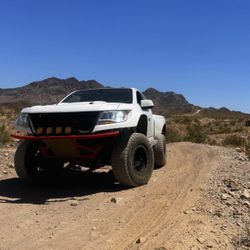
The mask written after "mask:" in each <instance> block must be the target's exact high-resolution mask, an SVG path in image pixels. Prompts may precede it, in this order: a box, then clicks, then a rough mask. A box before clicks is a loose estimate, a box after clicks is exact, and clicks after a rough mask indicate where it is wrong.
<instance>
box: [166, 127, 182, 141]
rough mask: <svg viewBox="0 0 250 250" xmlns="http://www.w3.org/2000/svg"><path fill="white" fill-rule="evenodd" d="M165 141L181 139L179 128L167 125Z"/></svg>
mask: <svg viewBox="0 0 250 250" xmlns="http://www.w3.org/2000/svg"><path fill="white" fill-rule="evenodd" d="M166 141H167V143H171V142H179V141H182V136H181V133H180V132H179V130H178V129H176V128H175V127H172V126H168V127H167V131H166Z"/></svg>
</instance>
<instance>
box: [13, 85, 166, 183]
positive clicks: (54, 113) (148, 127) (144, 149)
mask: <svg viewBox="0 0 250 250" xmlns="http://www.w3.org/2000/svg"><path fill="white" fill-rule="evenodd" d="M152 107H153V102H152V101H151V100H147V99H146V98H145V97H144V96H143V95H142V94H141V93H140V92H139V91H138V90H137V89H134V88H103V89H92V90H78V91H74V92H73V93H71V94H69V95H68V96H66V97H65V98H64V99H63V100H62V101H61V102H59V103H58V104H55V105H45V106H33V107H28V108H24V109H23V110H22V111H21V114H20V116H19V117H18V119H17V121H16V129H17V132H16V133H15V134H14V135H12V136H13V137H14V138H17V139H20V140H21V142H20V144H19V146H18V148H17V151H16V154H15V169H16V172H17V175H18V176H19V178H20V179H21V180H23V181H25V182H29V183H31V182H32V183H36V182H41V181H42V182H47V181H54V180H55V179H56V178H58V177H59V175H60V173H61V171H62V170H63V167H64V165H65V163H70V164H72V165H73V164H74V165H80V166H84V167H88V168H90V169H96V168H99V167H102V166H104V165H111V166H112V171H113V173H114V176H115V178H116V180H117V181H118V182H119V183H120V184H122V185H125V186H130V187H136V186H140V185H143V184H146V183H147V182H148V181H149V179H150V177H151V175H152V171H153V169H154V167H155V166H156V167H160V166H164V165H165V163H166V142H165V129H166V127H165V118H164V117H163V116H158V115H153V114H152V111H151V109H152Z"/></svg>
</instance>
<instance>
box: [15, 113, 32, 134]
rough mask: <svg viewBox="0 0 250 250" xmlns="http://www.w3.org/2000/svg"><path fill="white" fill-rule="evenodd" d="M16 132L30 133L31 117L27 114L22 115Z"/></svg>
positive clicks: (17, 121)
mask: <svg viewBox="0 0 250 250" xmlns="http://www.w3.org/2000/svg"><path fill="white" fill-rule="evenodd" d="M16 130H18V131H30V126H29V115H28V114H27V113H21V114H20V115H19V117H18V118H17V120H16Z"/></svg>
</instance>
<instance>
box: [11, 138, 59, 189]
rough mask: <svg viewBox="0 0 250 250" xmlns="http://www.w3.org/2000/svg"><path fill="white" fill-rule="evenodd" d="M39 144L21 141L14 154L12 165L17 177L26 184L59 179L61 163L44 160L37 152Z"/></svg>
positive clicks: (37, 142)
mask: <svg viewBox="0 0 250 250" xmlns="http://www.w3.org/2000/svg"><path fill="white" fill-rule="evenodd" d="M40 145H41V142H39V141H25V140H24V141H22V142H21V143H20V144H19V146H18V148H17V150H16V153H15V158H14V164H15V170H16V173H17V175H18V177H19V178H20V179H21V180H22V181H23V182H26V183H30V184H35V183H46V182H49V183H51V182H54V181H57V180H58V179H59V176H60V174H61V172H62V170H63V162H60V161H58V160H53V159H46V158H45V157H43V155H42V154H41V152H40V151H39V147H40Z"/></svg>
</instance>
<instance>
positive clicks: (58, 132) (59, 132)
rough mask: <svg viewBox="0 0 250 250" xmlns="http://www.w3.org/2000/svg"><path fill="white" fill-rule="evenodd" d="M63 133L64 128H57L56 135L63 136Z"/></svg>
mask: <svg viewBox="0 0 250 250" xmlns="http://www.w3.org/2000/svg"><path fill="white" fill-rule="evenodd" d="M61 133H62V127H56V134H57V135H58V134H61Z"/></svg>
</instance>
